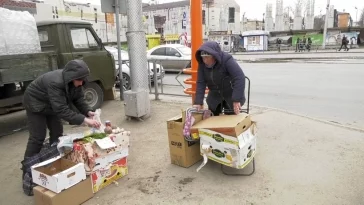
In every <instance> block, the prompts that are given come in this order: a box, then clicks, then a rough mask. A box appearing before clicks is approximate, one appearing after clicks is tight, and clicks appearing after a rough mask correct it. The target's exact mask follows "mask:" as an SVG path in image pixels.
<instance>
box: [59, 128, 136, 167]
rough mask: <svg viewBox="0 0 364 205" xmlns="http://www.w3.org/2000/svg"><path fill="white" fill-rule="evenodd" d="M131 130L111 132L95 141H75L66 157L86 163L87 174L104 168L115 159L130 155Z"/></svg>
mask: <svg viewBox="0 0 364 205" xmlns="http://www.w3.org/2000/svg"><path fill="white" fill-rule="evenodd" d="M129 136H130V132H128V131H124V132H121V133H118V134H110V135H109V136H108V137H105V138H103V139H99V140H95V141H94V142H92V143H91V142H87V143H84V142H74V144H73V151H72V152H71V153H70V154H68V155H66V156H65V157H66V158H67V159H69V160H72V161H74V162H80V163H84V166H85V170H86V172H87V174H90V173H91V172H92V171H95V170H98V169H102V168H105V167H107V166H108V165H110V164H111V163H113V162H114V161H116V160H118V159H121V158H124V157H126V156H128V155H129Z"/></svg>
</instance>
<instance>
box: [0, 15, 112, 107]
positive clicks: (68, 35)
mask: <svg viewBox="0 0 364 205" xmlns="http://www.w3.org/2000/svg"><path fill="white" fill-rule="evenodd" d="M37 28H38V34H39V40H40V45H41V49H42V51H41V52H40V53H31V54H17V55H4V56H0V114H5V113H8V112H10V111H13V110H19V109H22V96H23V92H24V90H25V89H26V87H27V86H28V85H29V83H30V82H31V81H33V80H34V79H36V78H37V77H38V76H40V75H42V74H43V73H46V72H48V71H52V70H56V69H62V68H63V67H64V66H65V65H66V64H67V62H68V61H70V60H73V59H82V60H84V61H85V62H86V63H87V65H88V66H89V68H90V72H91V75H90V77H89V79H88V80H89V83H88V84H86V85H85V87H84V91H85V99H86V102H87V103H88V104H89V105H90V106H91V107H92V108H94V109H96V108H99V107H100V106H101V105H102V103H103V101H104V100H110V99H114V84H115V63H114V62H115V61H114V58H113V56H112V55H111V54H110V53H109V52H108V51H107V50H105V47H104V45H103V43H102V41H101V39H100V38H99V37H98V36H97V34H96V32H95V31H94V29H93V28H92V25H91V23H89V22H85V21H74V20H47V21H40V22H37Z"/></svg>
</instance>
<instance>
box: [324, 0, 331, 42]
mask: <svg viewBox="0 0 364 205" xmlns="http://www.w3.org/2000/svg"><path fill="white" fill-rule="evenodd" d="M329 8H330V0H327V5H326V16H325V26H324V36H323V41H322V49H325V47H326V33H327V24H328V20H329Z"/></svg>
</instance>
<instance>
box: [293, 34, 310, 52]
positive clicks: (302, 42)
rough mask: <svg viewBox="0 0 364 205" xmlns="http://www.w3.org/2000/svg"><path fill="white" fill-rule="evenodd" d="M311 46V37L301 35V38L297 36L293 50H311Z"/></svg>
mask: <svg viewBox="0 0 364 205" xmlns="http://www.w3.org/2000/svg"><path fill="white" fill-rule="evenodd" d="M311 46H312V39H311V37H308V38H306V36H303V38H302V39H300V38H297V40H296V51H295V52H297V51H298V52H303V51H305V50H307V51H311Z"/></svg>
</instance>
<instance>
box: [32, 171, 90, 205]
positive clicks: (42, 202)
mask: <svg viewBox="0 0 364 205" xmlns="http://www.w3.org/2000/svg"><path fill="white" fill-rule="evenodd" d="M33 191H34V199H35V205H79V204H82V203H84V202H85V201H87V200H89V199H91V198H92V197H93V196H94V193H93V191H92V183H91V179H90V177H87V178H86V180H83V181H81V182H80V183H78V184H76V185H74V186H72V187H70V188H69V189H66V190H64V191H62V192H61V193H58V194H57V193H54V192H52V191H50V190H48V189H46V188H44V187H41V186H36V187H34V188H33Z"/></svg>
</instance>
